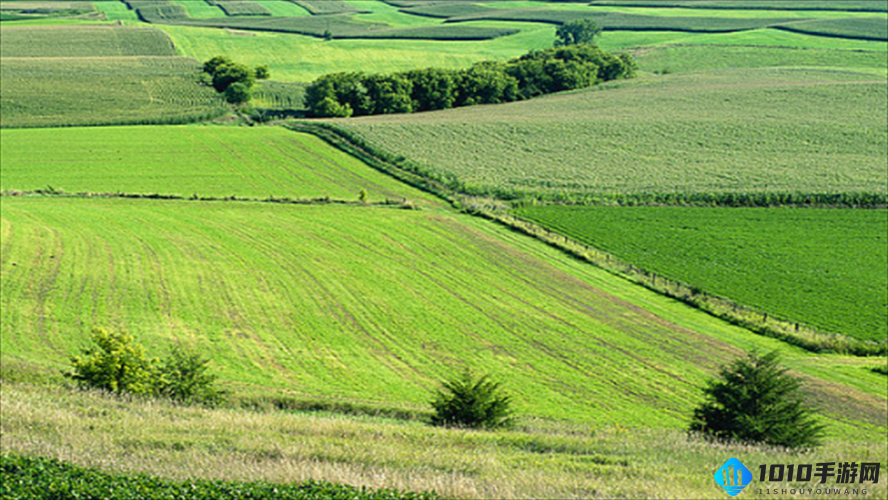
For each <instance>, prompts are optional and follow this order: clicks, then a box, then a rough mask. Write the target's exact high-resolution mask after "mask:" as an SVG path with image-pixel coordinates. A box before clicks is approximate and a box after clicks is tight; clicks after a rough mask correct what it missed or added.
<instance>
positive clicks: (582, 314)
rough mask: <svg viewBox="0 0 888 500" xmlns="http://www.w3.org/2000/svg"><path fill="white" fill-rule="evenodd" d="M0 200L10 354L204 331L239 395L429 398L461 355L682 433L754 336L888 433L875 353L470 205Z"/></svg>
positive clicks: (533, 390) (540, 403)
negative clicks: (749, 317) (838, 345)
mask: <svg viewBox="0 0 888 500" xmlns="http://www.w3.org/2000/svg"><path fill="white" fill-rule="evenodd" d="M0 203H2V220H3V223H2V228H0V229H2V236H3V241H4V245H3V247H2V252H3V253H2V259H0V272H2V281H0V283H2V289H0V291H2V298H3V304H2V305H3V307H2V321H0V325H2V326H0V328H2V330H0V333H2V336H3V339H4V356H9V357H12V358H17V359H21V360H25V361H30V362H38V363H43V364H47V365H48V366H53V367H62V366H64V364H65V361H66V359H67V356H68V355H70V354H71V353H72V352H75V351H76V350H77V348H78V347H79V346H82V345H83V344H84V342H85V341H86V340H87V332H88V330H89V328H90V327H91V326H93V325H96V324H101V325H105V326H107V327H108V328H114V329H126V330H129V331H130V332H132V333H133V334H134V335H136V337H137V339H138V340H139V341H140V342H143V343H144V344H145V345H146V346H147V347H148V348H149V350H150V351H152V352H154V351H157V352H160V351H162V350H164V349H165V348H166V346H168V345H169V344H170V343H171V342H173V341H182V342H186V343H189V344H192V345H194V346H195V347H197V348H199V349H200V350H201V352H203V353H205V354H206V355H208V356H210V357H211V358H212V359H213V362H214V367H215V370H216V371H217V373H218V374H219V375H220V377H221V378H222V379H223V380H224V381H226V382H228V383H232V384H237V385H238V386H240V387H245V389H244V390H249V388H250V387H252V388H253V389H254V390H255V389H259V388H263V390H269V389H278V390H287V391H289V392H290V393H291V394H294V395H297V396H300V397H304V398H312V399H314V398H325V399H328V398H333V399H337V398H344V399H345V400H353V401H354V400H357V401H366V402H370V403H374V404H377V405H381V406H394V407H398V406H406V407H420V408H421V407H422V406H423V404H424V402H425V401H426V399H427V397H428V393H429V391H430V390H431V388H433V387H434V385H435V382H436V381H437V380H439V379H441V378H443V377H445V376H446V375H447V374H448V373H450V372H451V371H452V370H453V369H455V368H457V367H460V366H466V365H467V366H474V367H476V368H479V369H481V368H483V369H484V370H489V371H491V372H493V373H494V374H496V375H500V376H502V377H506V378H507V379H508V385H509V390H510V392H511V393H513V394H514V396H515V399H516V402H517V404H518V406H519V408H520V411H521V412H522V413H523V414H524V415H527V416H534V417H543V418H550V419H559V420H566V421H574V422H585V423H593V424H595V425H613V424H620V425H625V426H629V427H639V426H643V427H653V428H681V427H682V426H683V425H685V422H686V421H687V416H688V415H689V412H690V411H691V409H692V407H693V405H694V404H695V403H696V402H697V401H698V399H699V397H700V396H699V387H701V386H702V383H703V381H704V380H705V379H706V377H707V376H709V374H710V373H711V371H712V370H713V369H714V368H715V366H717V365H718V364H722V363H724V362H725V361H726V360H728V359H732V358H733V357H735V356H737V355H738V354H739V353H740V352H741V350H743V349H747V348H751V347H753V346H757V347H758V348H760V349H763V350H770V349H774V348H777V349H780V350H781V351H784V352H785V355H786V358H787V360H786V363H787V364H788V365H789V366H791V367H792V368H793V369H795V370H797V371H798V372H799V373H801V374H803V375H804V376H805V377H806V379H807V380H809V381H810V392H809V394H810V397H811V398H812V401H817V402H818V404H822V405H823V409H822V412H823V414H824V416H825V418H826V419H827V420H828V421H829V425H830V432H831V433H832V434H831V435H836V436H837V435H849V434H853V433H862V434H863V435H864V436H870V435H873V434H871V433H872V432H878V429H879V428H884V416H885V408H884V406H885V402H886V398H888V395H885V394H884V393H883V390H882V385H883V382H884V380H883V379H880V377H882V375H879V374H876V373H872V372H869V371H868V370H867V369H866V368H865V366H866V365H867V362H866V360H865V359H863V358H858V359H856V360H855V359H850V358H835V361H833V362H830V363H829V367H830V370H831V371H825V370H823V368H825V366H819V365H818V364H819V363H821V361H819V358H818V357H817V356H812V355H805V354H800V353H798V352H797V351H794V350H791V349H787V348H785V347H783V346H781V345H780V343H779V342H777V341H774V340H771V339H767V338H764V337H756V336H751V335H749V333H748V332H745V331H744V330H742V329H739V328H736V327H732V326H730V325H727V324H725V323H723V322H721V321H719V320H717V319H715V318H712V317H709V316H707V315H705V314H704V313H701V312H699V311H695V310H693V309H690V308H689V307H687V306H685V305H683V304H679V303H675V302H674V301H671V300H669V299H666V298H663V297H660V296H658V295H656V294H654V293H652V292H648V291H646V290H640V289H637V287H635V286H633V285H631V284H629V283H627V282H625V281H623V280H620V279H619V278H615V277H612V276H610V275H609V274H607V273H605V272H603V271H600V270H597V269H595V268H592V267H590V266H584V265H582V264H581V263H579V262H576V261H572V260H571V259H570V258H568V257H565V256H561V255H560V254H558V253H557V252H556V251H554V250H551V249H549V248H548V247H545V246H544V245H542V244H540V243H538V242H535V241H533V240H530V239H529V238H527V237H522V236H519V235H515V234H514V233H511V232H510V231H508V230H506V229H503V228H497V227H492V226H490V225H489V224H488V223H486V222H484V221H476V220H475V219H473V218H471V217H468V216H457V215H450V214H447V213H445V212H440V211H436V210H421V211H409V210H394V209H385V208H370V207H351V206H329V205H325V206H283V205H273V204H262V203H239V202H194V201H143V200H120V199H102V200H97V199H78V198H52V199H46V198H42V197H3V198H2V199H0ZM518 290H520V293H519V292H518ZM641 311H645V312H644V313H641ZM839 359H842V360H843V361H841V362H839ZM595 374H602V376H596V375H595ZM603 374H607V375H606V376H604V375H603ZM601 401H608V403H607V405H606V406H603V405H602V404H601ZM642 408H643V411H642V410H641V409H642Z"/></svg>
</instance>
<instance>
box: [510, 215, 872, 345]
mask: <svg viewBox="0 0 888 500" xmlns="http://www.w3.org/2000/svg"><path fill="white" fill-rule="evenodd" d="M517 214H518V215H520V216H522V217H525V218H528V219H530V220H533V221H535V222H537V223H538V224H541V225H543V226H545V227H547V228H550V229H552V230H556V231H558V232H560V233H562V234H566V235H569V236H570V237H571V238H574V239H577V240H579V241H581V242H584V243H586V244H589V245H593V246H595V247H597V248H601V249H602V250H605V251H607V252H610V253H612V254H613V255H615V256H617V257H618V258H620V259H622V260H624V261H626V262H632V263H634V264H635V265H637V266H640V267H642V268H644V269H647V270H649V271H653V272H656V273H657V274H660V275H662V276H666V277H669V278H671V279H675V280H678V281H681V282H684V283H687V284H689V285H691V286H696V287H699V288H701V289H704V290H707V291H709V292H711V293H715V294H718V295H722V296H725V297H728V298H730V299H733V300H735V301H736V302H740V303H742V304H746V305H749V306H753V307H755V308H757V309H759V310H762V311H766V312H769V313H770V314H771V315H775V316H778V317H782V318H785V319H789V320H790V321H802V322H807V323H809V324H811V325H812V326H815V327H816V328H817V329H818V330H821V331H824V332H837V333H842V334H846V335H851V336H854V337H857V338H861V339H867V340H882V339H885V338H886V337H888V316H886V314H888V313H886V311H888V264H886V263H888V240H886V235H888V214H886V212H885V211H884V210H833V209H824V210H811V209H802V210H797V209H796V210H794V209H735V208H683V207H636V208H619V207H557V206H548V207H528V208H524V209H520V210H518V211H517ZM843 242H844V243H843Z"/></svg>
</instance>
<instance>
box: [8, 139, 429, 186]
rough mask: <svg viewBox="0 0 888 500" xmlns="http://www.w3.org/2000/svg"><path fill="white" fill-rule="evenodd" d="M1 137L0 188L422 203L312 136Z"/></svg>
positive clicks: (358, 162) (395, 182)
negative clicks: (360, 197) (364, 197)
mask: <svg viewBox="0 0 888 500" xmlns="http://www.w3.org/2000/svg"><path fill="white" fill-rule="evenodd" d="M0 138H2V140H3V173H2V175H0V188H2V189H4V190H12V189H15V190H24V191H33V190H36V189H42V188H45V187H46V186H47V185H50V186H53V187H54V188H56V189H62V190H64V191H68V192H84V191H88V192H96V193H107V192H110V193H116V192H123V193H142V194H150V193H160V194H169V195H180V196H191V195H193V194H197V195H199V196H216V197H219V196H239V197H251V198H265V197H268V196H272V195H273V196H277V197H282V196H287V197H291V198H305V199H307V198H318V197H326V196H329V197H331V198H334V199H341V200H343V199H347V200H357V197H358V193H359V192H360V191H361V190H362V189H366V190H367V192H368V194H369V196H370V201H382V200H385V199H386V198H391V199H398V200H400V199H402V198H410V199H411V200H414V201H424V200H429V196H428V195H425V194H423V193H421V192H418V191H416V190H413V189H410V188H409V187H407V186H405V185H403V184H401V183H399V182H398V181H396V180H394V179H392V178H390V177H388V176H386V175H384V174H381V173H379V172H377V171H376V170H373V169H371V168H370V167H368V166H367V165H365V164H363V163H361V162H360V161H358V160H356V159H354V158H352V157H350V156H348V155H346V154H344V153H340V152H339V151H337V150H335V149H333V148H331V147H330V146H327V145H326V144H325V143H324V142H323V141H321V140H320V139H318V138H316V137H314V136H310V135H306V134H297V133H294V132H290V131H287V130H284V129H281V128H250V129H244V128H237V127H198V126H179V127H171V126H156V127H151V126H148V127H146V126H139V127H102V128H63V129H28V130H3V131H0ZM47 144H54V145H56V146H57V147H55V148H52V149H49V150H47V149H46V145H47ZM161 145H162V146H161Z"/></svg>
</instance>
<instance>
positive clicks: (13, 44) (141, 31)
mask: <svg viewBox="0 0 888 500" xmlns="http://www.w3.org/2000/svg"><path fill="white" fill-rule="evenodd" d="M0 36H2V37H3V45H2V46H0V57H4V58H9V57H122V56H175V55H176V50H175V48H174V47H173V44H172V42H171V41H170V39H169V37H168V36H166V34H164V32H162V31H160V30H156V29H152V28H133V27H121V26H39V27H38V26H28V27H23V26H4V27H2V28H0Z"/></svg>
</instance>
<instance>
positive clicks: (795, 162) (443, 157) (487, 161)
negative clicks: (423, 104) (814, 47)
mask: <svg viewBox="0 0 888 500" xmlns="http://www.w3.org/2000/svg"><path fill="white" fill-rule="evenodd" d="M811 102H817V103H819V105H818V106H810V105H808V104H809V103H811ZM885 102H886V90H885V84H884V79H883V78H880V77H876V76H871V75H861V74H855V73H843V72H827V71H818V70H774V69H752V70H726V71H715V72H708V73H705V74H704V73H701V74H687V75H674V76H673V75H669V76H667V77H662V78H648V79H641V80H637V81H627V82H622V83H618V84H610V85H601V86H599V87H596V88H595V89H594V90H592V91H580V92H575V93H567V94H561V95H557V96H550V97H547V98H542V99H535V100H531V101H526V102H519V103H511V104H508V105H502V106H490V107H483V106H482V107H474V108H462V109H457V110H449V111H443V112H435V113H424V114H413V115H401V116H385V117H368V118H359V119H350V120H339V121H334V122H333V123H335V124H336V126H338V127H340V128H342V129H344V130H346V131H348V132H350V133H353V134H356V135H358V136H359V137H360V138H362V139H363V140H365V141H366V142H369V143H370V144H371V145H373V146H375V147H377V148H380V149H382V150H385V151H387V152H389V153H391V154H394V155H402V156H404V157H406V158H408V159H410V160H412V161H414V162H415V163H417V164H419V165H420V166H422V167H423V168H425V169H426V170H427V171H428V172H430V174H431V175H437V176H441V177H453V178H455V179H457V180H458V181H459V182H460V183H461V184H462V186H463V188H464V189H465V190H467V191H469V192H477V193H492V194H499V195H504V196H527V195H538V196H542V197H553V196H555V197H565V196H566V197H568V198H570V197H572V196H573V197H581V195H582V194H583V193H586V194H590V193H594V194H598V195H607V194H609V193H642V192H675V193H700V192H706V193H713V192H799V191H801V192H863V191H872V192H877V193H883V194H884V193H885V186H886V185H888V179H886V174H885V169H884V165H883V163H884V162H883V159H884V157H885V155H886V148H888V134H886V132H885V128H884V126H883V125H884V116H885V115H886V113H888V110H886V107H885ZM639 109H643V110H644V113H639V111H638V110H639Z"/></svg>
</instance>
